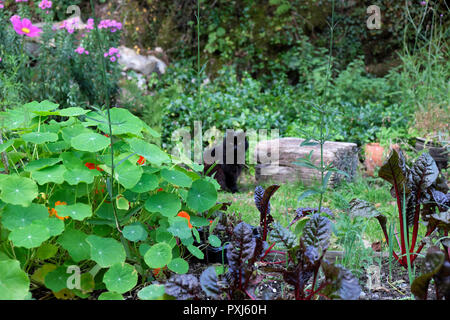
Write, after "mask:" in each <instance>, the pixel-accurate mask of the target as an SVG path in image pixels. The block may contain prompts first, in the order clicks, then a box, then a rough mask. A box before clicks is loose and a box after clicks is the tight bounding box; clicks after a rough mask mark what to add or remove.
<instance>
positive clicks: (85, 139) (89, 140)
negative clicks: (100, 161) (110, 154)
mask: <svg viewBox="0 0 450 320" xmlns="http://www.w3.org/2000/svg"><path fill="white" fill-rule="evenodd" d="M110 142H111V141H110V139H108V138H107V137H105V136H104V135H101V134H99V133H95V132H90V133H82V134H80V135H78V136H76V137H73V138H72V139H71V140H70V144H71V145H72V147H73V148H74V149H77V150H81V151H89V152H97V151H100V150H103V149H105V148H106V147H108V146H109V144H110Z"/></svg>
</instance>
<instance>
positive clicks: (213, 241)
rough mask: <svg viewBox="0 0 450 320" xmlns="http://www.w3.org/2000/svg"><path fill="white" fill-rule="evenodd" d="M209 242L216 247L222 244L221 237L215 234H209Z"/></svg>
mask: <svg viewBox="0 0 450 320" xmlns="http://www.w3.org/2000/svg"><path fill="white" fill-rule="evenodd" d="M208 242H209V244H210V245H212V246H213V247H216V248H218V247H220V245H221V244H222V242H221V241H220V239H219V238H218V237H217V236H215V235H213V234H211V235H209V237H208Z"/></svg>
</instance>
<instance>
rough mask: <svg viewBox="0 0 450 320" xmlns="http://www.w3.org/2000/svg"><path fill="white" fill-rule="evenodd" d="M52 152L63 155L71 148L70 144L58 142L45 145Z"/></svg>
mask: <svg viewBox="0 0 450 320" xmlns="http://www.w3.org/2000/svg"><path fill="white" fill-rule="evenodd" d="M45 146H46V147H47V148H48V150H49V151H50V152H53V153H61V152H63V151H64V150H67V149H69V148H70V144H69V143H67V142H65V141H56V142H52V143H48V144H46V145H45Z"/></svg>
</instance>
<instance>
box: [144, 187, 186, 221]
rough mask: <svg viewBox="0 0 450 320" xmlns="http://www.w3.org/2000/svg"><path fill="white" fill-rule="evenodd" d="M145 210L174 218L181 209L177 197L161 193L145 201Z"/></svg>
mask: <svg viewBox="0 0 450 320" xmlns="http://www.w3.org/2000/svg"><path fill="white" fill-rule="evenodd" d="M145 209H147V210H148V211H150V212H159V213H161V214H162V215H163V216H166V217H174V216H176V215H177V213H178V211H180V209H181V201H180V199H179V198H178V197H177V195H175V194H173V193H167V192H164V191H161V192H158V193H157V194H154V195H152V196H150V197H149V198H148V199H147V200H146V201H145Z"/></svg>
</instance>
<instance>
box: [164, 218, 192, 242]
mask: <svg viewBox="0 0 450 320" xmlns="http://www.w3.org/2000/svg"><path fill="white" fill-rule="evenodd" d="M167 231H169V232H170V233H171V234H172V235H173V236H174V237H178V238H180V239H185V238H189V237H192V233H191V229H190V228H189V226H188V221H187V220H186V219H185V218H181V217H176V218H174V219H173V220H172V221H170V227H169V228H167Z"/></svg>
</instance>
